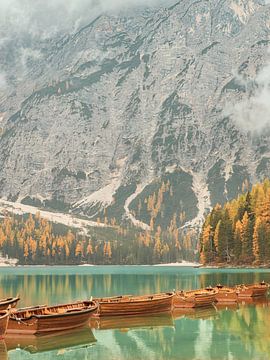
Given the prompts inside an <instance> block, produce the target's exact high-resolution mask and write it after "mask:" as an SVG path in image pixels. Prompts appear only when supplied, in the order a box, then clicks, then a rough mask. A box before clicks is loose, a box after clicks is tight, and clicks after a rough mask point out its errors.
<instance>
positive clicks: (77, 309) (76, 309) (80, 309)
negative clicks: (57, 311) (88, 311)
mask: <svg viewBox="0 0 270 360" xmlns="http://www.w3.org/2000/svg"><path fill="white" fill-rule="evenodd" d="M82 310H83V308H73V309H68V310H66V311H65V312H72V311H82Z"/></svg>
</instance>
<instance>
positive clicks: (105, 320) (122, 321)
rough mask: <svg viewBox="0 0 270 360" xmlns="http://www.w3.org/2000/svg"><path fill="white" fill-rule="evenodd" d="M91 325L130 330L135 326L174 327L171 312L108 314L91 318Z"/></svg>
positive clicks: (107, 328)
mask: <svg viewBox="0 0 270 360" xmlns="http://www.w3.org/2000/svg"><path fill="white" fill-rule="evenodd" d="M90 324H91V327H92V328H93V329H96V330H109V329H111V330H112V329H119V330H121V331H126V332H127V331H129V330H132V329H135V328H141V329H148V330H149V329H154V328H157V327H166V326H168V327H174V321H173V317H172V315H171V314H161V315H153V316H125V317H117V316H108V317H102V318H93V319H91V322H90Z"/></svg>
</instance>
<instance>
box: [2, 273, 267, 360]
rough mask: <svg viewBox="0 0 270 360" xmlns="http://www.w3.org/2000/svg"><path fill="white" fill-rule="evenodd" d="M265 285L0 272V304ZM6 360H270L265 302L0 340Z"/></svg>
mask: <svg viewBox="0 0 270 360" xmlns="http://www.w3.org/2000/svg"><path fill="white" fill-rule="evenodd" d="M261 280H265V281H267V282H270V270H254V269H246V270H230V269H226V270H220V269H193V268H179V267H154V266H95V267H24V268H0V298H4V297H6V296H10V295H16V294H20V296H21V299H22V300H21V302H20V306H29V305H37V304H54V303H64V302H69V301H73V300H78V299H87V298H88V299H89V298H90V297H91V296H93V297H95V296H110V295H119V294H150V293H155V292H163V291H169V290H173V289H193V288H200V287H205V286H207V285H215V284H217V283H223V284H227V285H235V284H239V283H253V282H259V281H261ZM0 359H1V360H2V359H3V360H6V359H10V360H34V359H38V360H52V359H57V360H58V359H59V360H71V359H75V360H76V359H78V360H88V359H91V360H95V359H97V360H103V359H104V360H105V359H106V360H107V359H116V360H124V359H130V360H134V359H144V360H147V359H180V360H181V359H183V360H190V359H196V360H206V359H207V360H212V359H213V360H221V359H228V360H234V359H237V360H238V359H239V360H242V359H243V360H244V359H245V360H249V359H254V360H257V359H258V360H262V359H270V307H269V306H268V301H267V300H263V301H257V302H255V303H250V304H246V303H245V304H244V303H243V304H240V305H239V306H234V307H233V308H230V307H229V308H228V307H224V308H212V309H204V310H199V311H192V310H190V311H188V312H187V311H185V312H183V311H181V310H180V311H177V312H175V313H173V314H172V315H166V316H153V317H137V318H117V319H110V318H109V319H104V320H102V321H101V322H98V321H93V322H92V330H91V329H90V328H89V329H79V330H76V331H72V332H68V333H65V334H54V335H51V336H49V337H48V336H47V337H41V338H35V337H32V338H29V339H23V338H20V337H18V336H17V337H16V336H13V337H7V339H6V340H5V341H4V342H0Z"/></svg>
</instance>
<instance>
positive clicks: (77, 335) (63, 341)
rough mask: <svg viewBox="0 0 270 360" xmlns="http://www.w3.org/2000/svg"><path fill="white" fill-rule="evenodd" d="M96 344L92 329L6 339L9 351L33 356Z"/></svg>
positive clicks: (10, 336)
mask: <svg viewBox="0 0 270 360" xmlns="http://www.w3.org/2000/svg"><path fill="white" fill-rule="evenodd" d="M95 342H96V339H95V337H94V335H93V332H92V330H91V329H90V328H84V329H75V330H69V331H61V332H57V333H53V334H52V333H49V334H42V335H16V336H14V335H13V334H12V335H9V334H7V335H6V337H5V343H6V348H7V350H8V351H10V350H14V349H21V350H24V351H27V352H29V353H31V354H34V353H39V352H46V351H51V350H60V349H68V348H72V347H78V346H86V345H87V346H90V345H92V344H93V343H95Z"/></svg>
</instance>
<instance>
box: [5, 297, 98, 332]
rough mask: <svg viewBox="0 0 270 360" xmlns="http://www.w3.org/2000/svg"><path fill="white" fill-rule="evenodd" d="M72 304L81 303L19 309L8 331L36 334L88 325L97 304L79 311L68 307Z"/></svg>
mask: <svg viewBox="0 0 270 360" xmlns="http://www.w3.org/2000/svg"><path fill="white" fill-rule="evenodd" d="M72 305H75V306H76V305H79V304H69V305H58V306H54V307H40V308H38V309H35V308H32V309H33V310H32V311H31V308H28V309H26V308H25V309H21V310H18V311H17V312H15V313H14V314H12V316H11V317H10V321H9V323H8V328H7V333H8V334H27V335H34V334H41V333H47V332H55V331H65V330H70V329H75V328H79V327H84V326H87V325H88V323H89V321H90V317H91V315H92V314H94V312H95V311H96V310H97V305H96V304H95V305H93V306H91V307H89V308H87V309H79V310H78V311H76V310H75V309H76V308H75V307H73V310H72V308H66V307H67V306H72ZM45 309H46V310H45ZM63 309H67V310H68V312H65V313H63V312H62V311H63ZM57 311H58V312H59V313H57ZM48 312H49V314H48Z"/></svg>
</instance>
